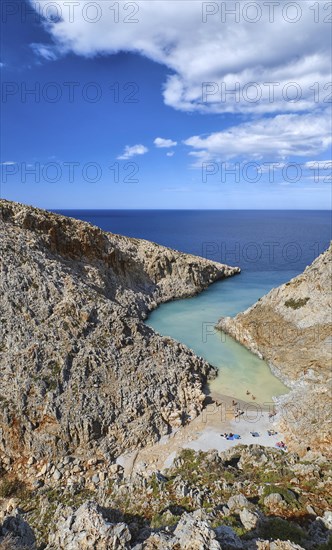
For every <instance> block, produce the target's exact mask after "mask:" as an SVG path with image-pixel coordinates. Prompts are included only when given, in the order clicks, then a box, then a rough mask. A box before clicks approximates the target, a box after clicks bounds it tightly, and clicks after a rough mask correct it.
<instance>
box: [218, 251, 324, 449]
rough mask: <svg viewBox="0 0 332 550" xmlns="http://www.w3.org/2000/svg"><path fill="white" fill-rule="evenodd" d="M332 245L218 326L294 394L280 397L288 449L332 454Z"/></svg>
mask: <svg viewBox="0 0 332 550" xmlns="http://www.w3.org/2000/svg"><path fill="white" fill-rule="evenodd" d="M331 273H332V245H331V246H330V247H329V249H328V250H327V251H326V252H324V253H323V254H321V255H320V256H319V257H318V258H316V260H315V261H314V262H313V263H312V264H311V265H310V266H309V267H307V268H306V269H305V271H304V272H303V273H302V274H300V275H298V276H297V277H295V278H294V279H292V280H291V281H289V282H288V283H286V284H284V285H282V286H280V287H278V288H275V289H273V290H271V292H269V293H268V294H267V295H266V296H264V297H263V298H261V299H260V300H259V301H258V302H257V303H256V304H254V305H253V306H252V307H250V308H249V309H247V310H246V311H245V312H243V313H239V314H238V315H237V316H236V317H235V318H230V317H224V318H222V319H220V321H219V322H218V325H217V328H219V329H221V330H223V331H224V332H226V333H228V334H230V335H231V336H233V337H234V338H235V339H236V340H238V341H239V342H240V343H241V344H243V345H244V346H246V347H247V348H248V349H250V350H251V351H252V352H253V353H256V354H257V355H259V356H260V357H263V358H264V359H266V360H267V361H268V363H269V364H270V367H271V369H272V371H273V372H274V373H275V374H276V375H277V376H279V377H280V378H281V379H282V380H283V381H284V382H285V383H286V384H288V385H289V386H290V387H292V391H291V392H290V393H289V394H287V395H285V396H282V397H280V398H279V399H278V403H277V409H278V416H277V420H278V421H279V427H280V431H281V432H282V433H285V434H286V436H287V437H286V442H287V444H288V447H289V448H290V449H293V450H295V451H297V452H299V453H301V455H304V454H305V453H306V451H307V448H309V449H312V450H314V451H321V452H323V453H324V454H325V455H326V456H331V452H332V450H331V438H330V410H331V406H332V401H331V392H330V388H331V384H332V378H331V328H332V323H331V307H332V293H331V282H330V281H331Z"/></svg>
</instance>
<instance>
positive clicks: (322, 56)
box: [30, 0, 331, 114]
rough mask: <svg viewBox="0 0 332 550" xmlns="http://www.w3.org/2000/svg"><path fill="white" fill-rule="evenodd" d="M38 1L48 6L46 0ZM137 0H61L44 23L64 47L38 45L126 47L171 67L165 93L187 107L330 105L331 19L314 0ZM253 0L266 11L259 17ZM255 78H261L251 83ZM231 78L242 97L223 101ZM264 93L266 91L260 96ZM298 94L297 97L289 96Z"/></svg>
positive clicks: (79, 50)
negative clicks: (208, 10)
mask: <svg viewBox="0 0 332 550" xmlns="http://www.w3.org/2000/svg"><path fill="white" fill-rule="evenodd" d="M30 1H31V3H32V4H33V5H34V6H35V8H36V10H38V11H39V12H41V13H42V14H44V15H45V13H44V11H43V10H44V9H45V10H46V6H47V5H49V1H48V0H38V1H37V0H30ZM208 4H210V8H211V6H212V7H213V9H214V11H215V12H216V13H214V14H212V15H208V16H206V17H205V22H204V18H203V17H202V10H203V13H204V10H205V9H206V8H205V6H207V5H208ZM250 4H251V5H252V4H254V7H251V8H250ZM269 4H277V6H274V7H273V6H272V12H274V13H272V12H271V5H270V6H269ZM317 4H318V3H317ZM129 5H130V4H128V6H129ZM136 5H137V8H138V9H137V10H136V11H137V13H134V11H135V3H133V4H132V5H130V6H131V7H130V9H129V8H128V7H127V9H126V10H124V8H125V6H124V5H123V4H122V3H121V2H118V3H114V2H113V0H103V2H98V1H97V2H90V1H89V0H81V1H80V2H79V3H75V2H73V3H69V2H65V1H63V0H54V1H53V2H52V6H53V7H52V10H51V11H52V14H51V16H52V17H50V18H49V20H48V21H47V22H45V26H46V28H47V30H48V31H49V32H50V33H51V35H52V37H53V39H54V41H55V44H56V46H55V47H54V48H53V49H52V48H51V47H49V46H48V47H47V48H46V47H45V46H43V45H40V47H39V54H40V55H42V56H43V57H45V58H46V59H51V55H52V53H51V51H53V55H54V56H57V55H59V52H60V53H61V52H62V53H65V52H74V53H76V54H78V55H83V56H87V57H92V56H96V55H99V54H115V53H117V52H120V51H125V52H128V51H129V52H134V53H138V54H141V55H144V56H146V57H147V58H149V59H151V60H153V61H155V62H158V63H161V64H163V65H165V66H167V67H168V68H169V69H170V75H169V77H168V78H167V81H166V82H165V84H164V91H163V95H164V101H165V103H166V104H167V105H170V106H172V107H174V108H176V109H180V110H185V111H195V110H198V111H200V112H216V113H223V112H234V113H255V114H257V113H277V112H298V111H303V110H309V109H312V108H315V107H317V105H318V104H320V105H322V104H324V102H325V105H326V102H327V101H328V100H327V97H328V96H329V93H330V88H325V89H324V86H325V85H327V83H328V82H330V80H331V76H330V27H329V24H328V23H327V22H324V19H326V13H325V12H324V11H323V10H320V11H319V12H317V10H316V13H314V8H313V5H312V6H311V3H310V2H295V3H294V2H288V0H280V1H279V2H278V3H273V2H271V3H269V2H249V3H242V2H235V1H233V0H230V1H228V2H227V3H226V2H211V3H208V2H205V3H204V2H203V3H202V2H188V1H187V0H165V1H163V0H160V1H158V2H157V1H155V2H153V1H151V0H140V2H137V3H136ZM248 5H249V8H248ZM255 5H256V9H258V10H261V13H258V16H259V17H258V20H257V21H256V22H253V20H254V19H255ZM292 5H293V7H292ZM294 5H295V8H294ZM226 6H227V10H232V9H234V8H235V9H236V10H238V12H239V13H238V21H237V22H235V20H234V15H231V14H228V15H227V16H226V19H225V21H223V20H222V16H223V14H222V10H225V7H226ZM296 6H297V11H298V13H296V12H295V10H296ZM315 6H316V4H315ZM294 12H295V13H294ZM56 13H57V15H58V17H55V14H56ZM315 18H316V20H315ZM291 20H293V21H294V20H295V22H291ZM135 21H136V22H135ZM35 46H36V45H35ZM45 48H46V49H45ZM37 50H38V48H37ZM211 82H212V83H214V85H213V86H212V87H211V86H210V87H209V88H208V89H207V90H206V89H205V91H206V92H207V94H205V97H203V94H202V85H203V83H211ZM250 83H256V85H255V86H252V85H251V86H249V87H248V86H247V85H248V84H250ZM271 83H274V84H271ZM289 83H293V86H289ZM294 83H295V86H294ZM223 86H226V88H227V89H228V90H230V89H234V88H238V91H237V93H236V95H235V97H233V98H232V97H231V95H227V96H226V100H225V94H224V95H222V92H223V88H222V87H223ZM224 92H225V90H224ZM260 93H262V97H261V98H260V99H259V100H258V101H255V100H254V99H255V95H257V94H258V95H259V94H260ZM272 94H273V95H272ZM296 96H297V100H296V101H294V100H293V101H290V100H292V99H294V98H295V97H296Z"/></svg>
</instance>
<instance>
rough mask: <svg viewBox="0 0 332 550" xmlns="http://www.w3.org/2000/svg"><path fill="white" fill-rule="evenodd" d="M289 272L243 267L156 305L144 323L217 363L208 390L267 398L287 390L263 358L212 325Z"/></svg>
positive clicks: (245, 305) (286, 278)
mask: <svg viewBox="0 0 332 550" xmlns="http://www.w3.org/2000/svg"><path fill="white" fill-rule="evenodd" d="M295 275H297V272H295V271H283V270H282V271H266V272H256V271H254V272H253V271H244V272H242V273H241V274H240V275H236V276H234V277H231V278H229V279H225V280H223V281H218V282H217V283H214V284H213V285H212V286H211V287H209V288H208V289H207V290H205V291H204V292H202V293H201V294H199V295H198V296H195V297H193V298H188V299H184V300H176V301H174V302H169V303H166V304H162V305H161V306H159V307H158V308H157V309H156V310H154V311H153V312H152V313H151V314H150V316H149V318H148V319H147V321H146V323H147V324H148V325H149V326H150V327H152V328H153V329H154V330H155V331H157V332H159V334H162V335H163V336H170V337H172V338H174V339H175V340H177V341H179V342H181V343H183V344H185V345H187V346H188V347H189V348H191V349H192V350H193V351H194V352H195V353H196V354H197V355H200V356H201V357H204V359H206V360H207V361H208V362H209V363H211V364H212V365H214V366H216V367H217V368H218V371H219V372H218V376H217V378H216V379H215V380H213V381H212V382H211V383H210V387H209V389H210V391H211V392H213V393H214V394H220V395H228V396H232V397H235V398H237V399H243V400H245V401H250V400H251V399H252V397H251V395H250V396H248V395H247V393H246V392H247V390H248V391H249V392H250V393H251V394H252V395H254V396H255V397H256V399H255V402H256V403H260V404H263V403H271V401H272V397H273V396H278V395H281V394H283V393H287V392H288V391H289V390H288V388H287V387H286V386H285V385H284V384H283V383H282V382H281V381H280V380H279V379H278V378H276V377H275V376H274V375H273V374H272V373H271V371H270V368H269V366H268V364H267V363H266V362H265V361H263V360H261V359H259V358H258V357H257V356H256V355H254V354H252V353H251V352H249V351H248V350H247V349H246V348H244V347H243V346H241V345H240V344H238V343H237V342H235V340H233V338H231V337H230V336H228V335H226V334H224V333H221V332H220V331H217V330H215V328H214V327H215V324H216V323H217V321H218V319H219V318H220V317H222V316H235V315H236V314H237V313H239V312H240V311H244V310H245V309H247V308H248V307H250V306H251V305H252V304H254V303H255V302H256V301H257V300H258V299H259V298H260V297H261V296H263V295H264V294H266V293H267V292H269V290H271V289H272V288H273V287H276V286H279V285H280V284H282V283H284V282H287V281H289V279H291V278H292V277H294V276H295Z"/></svg>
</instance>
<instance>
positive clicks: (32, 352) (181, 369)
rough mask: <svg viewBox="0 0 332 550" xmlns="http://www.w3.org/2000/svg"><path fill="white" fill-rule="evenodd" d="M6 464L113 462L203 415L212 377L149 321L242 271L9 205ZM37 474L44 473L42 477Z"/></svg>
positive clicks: (1, 366)
mask: <svg viewBox="0 0 332 550" xmlns="http://www.w3.org/2000/svg"><path fill="white" fill-rule="evenodd" d="M0 231H1V239H0V250H1V252H0V258H1V275H0V296H1V302H0V308H1V309H0V321H1V329H0V330H1V332H0V374H1V384H0V462H1V460H2V464H3V466H4V467H5V468H6V469H7V470H8V468H13V464H14V463H15V464H16V466H17V464H18V463H19V465H20V468H21V473H22V474H23V473H24V471H25V468H27V467H28V466H27V461H28V459H29V460H30V464H29V467H31V468H32V469H33V468H35V474H36V475H37V473H38V471H39V470H40V469H41V468H42V467H44V466H43V465H45V464H46V463H47V462H48V461H49V460H50V459H52V458H54V457H56V459H57V460H60V459H61V458H63V457H65V456H67V455H68V454H76V455H77V456H80V455H82V456H84V459H88V458H89V457H90V456H93V457H96V456H97V457H99V458H100V459H102V460H107V461H109V460H111V459H113V458H114V457H115V456H117V455H119V454H120V453H121V452H123V451H125V450H128V449H133V448H136V447H139V446H141V445H143V444H147V443H148V442H152V441H156V440H157V439H158V438H159V437H160V436H161V435H163V434H166V433H168V432H170V430H171V429H172V427H174V426H178V425H181V424H182V423H183V422H186V420H187V419H188V417H189V416H191V417H193V416H195V415H196V414H197V413H198V411H200V410H201V408H202V403H203V400H204V394H203V392H202V388H203V385H204V384H205V382H206V380H207V377H208V375H209V374H211V371H212V368H211V367H210V366H209V365H208V364H207V363H206V362H205V361H203V360H202V359H200V358H198V357H196V356H195V355H194V353H193V352H191V351H190V350H189V349H187V348H186V347H185V346H183V345H181V344H178V343H176V342H174V341H172V340H171V339H168V338H163V337H162V336H160V335H158V334H156V333H155V332H154V331H153V330H151V329H149V328H148V327H147V326H145V325H144V323H143V319H144V318H145V317H146V315H147V313H148V311H149V310H151V309H153V308H154V307H156V306H157V304H158V303H160V302H163V301H166V300H171V299H175V298H183V297H185V296H191V295H193V294H195V293H197V292H199V291H201V290H202V289H204V288H205V287H207V286H208V285H209V284H210V283H212V282H213V281H216V280H217V279H221V278H223V277H228V276H230V275H233V274H235V273H237V272H238V271H239V269H238V268H230V267H228V266H225V265H222V264H217V263H213V262H210V261H207V260H204V259H202V258H198V257H194V256H190V255H186V254H182V253H180V252H176V251H174V250H169V249H167V248H164V247H162V246H158V245H156V244H153V243H150V242H147V241H142V240H137V239H130V238H126V237H123V236H119V235H113V234H110V233H105V232H103V231H101V230H100V229H98V228H97V227H93V226H92V225H90V224H88V223H84V222H81V221H78V220H74V219H70V218H66V217H63V216H59V215H56V214H52V213H50V212H46V211H43V210H39V209H35V208H32V207H29V206H24V205H22V204H15V203H11V202H7V201H4V200H1V201H0ZM32 464H35V466H32Z"/></svg>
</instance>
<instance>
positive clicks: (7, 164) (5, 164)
mask: <svg viewBox="0 0 332 550" xmlns="http://www.w3.org/2000/svg"><path fill="white" fill-rule="evenodd" d="M13 164H17V163H16V162H14V161H12V160H6V161H5V162H0V165H1V166H13Z"/></svg>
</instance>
